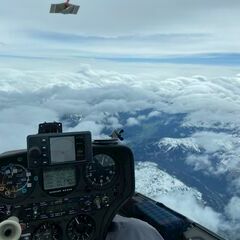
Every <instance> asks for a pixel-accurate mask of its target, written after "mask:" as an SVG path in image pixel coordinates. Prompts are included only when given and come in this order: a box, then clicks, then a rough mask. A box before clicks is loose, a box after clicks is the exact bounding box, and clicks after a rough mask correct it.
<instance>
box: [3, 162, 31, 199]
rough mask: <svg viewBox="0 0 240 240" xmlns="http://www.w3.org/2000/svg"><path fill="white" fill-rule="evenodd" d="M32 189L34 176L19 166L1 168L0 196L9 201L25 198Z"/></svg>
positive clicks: (10, 165) (11, 165) (12, 165)
mask: <svg viewBox="0 0 240 240" xmlns="http://www.w3.org/2000/svg"><path fill="white" fill-rule="evenodd" d="M31 188H32V176H31V172H29V171H28V170H27V169H26V168H24V167H23V166H22V165H19V164H9V165H7V166H2V167H0V196H2V197H4V198H7V199H15V198H18V197H24V196H26V194H27V193H28V192H29V191H30V189H31Z"/></svg>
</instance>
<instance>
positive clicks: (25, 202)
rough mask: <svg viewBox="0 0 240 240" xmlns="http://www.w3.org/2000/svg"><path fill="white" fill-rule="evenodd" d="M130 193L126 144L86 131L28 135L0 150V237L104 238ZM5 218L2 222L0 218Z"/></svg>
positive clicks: (129, 157)
mask: <svg viewBox="0 0 240 240" xmlns="http://www.w3.org/2000/svg"><path fill="white" fill-rule="evenodd" d="M133 193H134V160H133V154H132V152H131V150H130V149H129V148H128V147H126V146H124V145H121V144H119V143H118V141H117V140H116V139H109V140H95V141H93V142H92V139H91V133H90V132H75V133H45V134H36V135H30V136H28V137H27V149H26V150H20V151H12V152H7V153H4V154H1V155H0V222H1V224H0V239H1V240H13V239H14V238H15V237H16V236H17V234H19V233H18V232H17V230H16V229H15V227H14V226H15V225H14V224H13V225H11V224H9V219H11V217H16V218H17V222H19V225H20V227H21V236H20V240H103V239H105V237H106V234H107V231H108V228H109V226H110V223H111V221H112V219H113V217H114V216H115V214H116V213H117V211H118V210H119V209H120V207H121V206H122V205H123V204H124V203H125V202H126V201H127V200H128V199H130V198H131V197H132V195H133ZM4 223H5V224H4Z"/></svg>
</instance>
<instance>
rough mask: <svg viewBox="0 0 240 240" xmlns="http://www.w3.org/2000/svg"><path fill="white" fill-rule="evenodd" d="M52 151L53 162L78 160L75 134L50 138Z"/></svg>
mask: <svg viewBox="0 0 240 240" xmlns="http://www.w3.org/2000/svg"><path fill="white" fill-rule="evenodd" d="M50 152H51V162H52V163H62V162H69V161H76V151H75V138H74V137H73V136H69V137H53V138H50Z"/></svg>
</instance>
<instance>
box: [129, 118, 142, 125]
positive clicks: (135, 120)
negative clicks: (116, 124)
mask: <svg viewBox="0 0 240 240" xmlns="http://www.w3.org/2000/svg"><path fill="white" fill-rule="evenodd" d="M139 124H140V123H139V121H138V120H137V119H136V118H133V117H130V118H128V119H127V123H126V125H127V126H135V125H139Z"/></svg>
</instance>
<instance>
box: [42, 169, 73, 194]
mask: <svg viewBox="0 0 240 240" xmlns="http://www.w3.org/2000/svg"><path fill="white" fill-rule="evenodd" d="M75 185H76V173H75V168H74V167H64V168H53V169H46V170H44V171H43V187H44V190H52V189H59V188H68V187H73V186H75Z"/></svg>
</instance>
